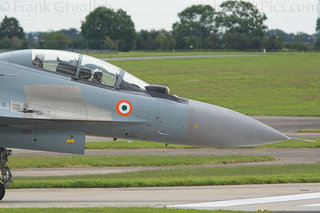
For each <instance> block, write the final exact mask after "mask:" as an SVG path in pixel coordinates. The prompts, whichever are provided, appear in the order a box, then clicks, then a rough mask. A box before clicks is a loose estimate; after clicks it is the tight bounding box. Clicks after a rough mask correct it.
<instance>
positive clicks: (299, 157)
mask: <svg viewBox="0 0 320 213" xmlns="http://www.w3.org/2000/svg"><path fill="white" fill-rule="evenodd" d="M85 154H86V155H110V156H111V155H113V156H115V155H116V156H122V155H162V156H166V155H217V156H221V155H258V156H266V155H267V156H273V157H275V158H276V159H277V160H276V161H267V162H255V163H235V164H222V165H200V166H176V167H174V166H171V167H163V166H162V167H161V166H158V167H157V166H153V167H81V168H41V169H39V168H28V169H13V170H12V173H13V175H14V177H35V176H37V177H43V176H68V175H94V174H110V173H122V172H134V171H142V170H155V169H174V168H182V167H187V168H190V167H221V166H223V167H233V166H248V165H283V164H310V163H318V162H320V155H319V150H318V149H107V150H86V153H85ZM13 155H14V156H53V155H56V156H62V155H66V154H60V153H54V154H53V153H50V152H41V151H27V150H14V152H13Z"/></svg>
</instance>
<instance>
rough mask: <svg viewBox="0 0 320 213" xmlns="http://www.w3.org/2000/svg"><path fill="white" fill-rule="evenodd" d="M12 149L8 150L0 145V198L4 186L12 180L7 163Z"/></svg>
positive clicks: (0, 197) (2, 195)
mask: <svg viewBox="0 0 320 213" xmlns="http://www.w3.org/2000/svg"><path fill="white" fill-rule="evenodd" d="M11 153H12V150H8V149H6V148H4V147H0V169H1V183H0V200H2V198H3V197H4V195H5V193H6V189H5V187H7V186H9V184H10V183H11V182H12V180H11V179H12V174H11V171H10V168H9V167H8V165H7V162H8V158H9V156H10V155H11Z"/></svg>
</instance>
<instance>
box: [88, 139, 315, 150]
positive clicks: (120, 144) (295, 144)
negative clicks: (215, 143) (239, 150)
mask: <svg viewBox="0 0 320 213" xmlns="http://www.w3.org/2000/svg"><path fill="white" fill-rule="evenodd" d="M312 140H315V141H318V142H317V143H313V142H307V141H295V140H288V141H282V142H279V143H273V144H266V145H260V146H255V147H253V148H320V139H312ZM201 148H204V147H194V146H184V145H171V144H169V145H168V146H167V147H166V146H165V144H163V143H154V142H145V141H132V142H131V143H128V141H116V142H115V141H106V142H88V143H86V149H201ZM209 149H213V148H209Z"/></svg>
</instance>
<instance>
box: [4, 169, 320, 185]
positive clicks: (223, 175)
mask: <svg viewBox="0 0 320 213" xmlns="http://www.w3.org/2000/svg"><path fill="white" fill-rule="evenodd" d="M319 168H320V164H301V165H272V166H271V165H268V166H267V165H265V166H240V167H211V168H180V169H164V170H148V171H139V172H127V173H119V174H106V175H87V176H65V177H64V176H61V177H32V178H29V177H28V178H22V177H19V178H14V182H13V183H12V184H11V185H10V187H9V188H112V187H113V188H114V187H156V186H206V185H240V184H276V183H319V182H320V169H319Z"/></svg>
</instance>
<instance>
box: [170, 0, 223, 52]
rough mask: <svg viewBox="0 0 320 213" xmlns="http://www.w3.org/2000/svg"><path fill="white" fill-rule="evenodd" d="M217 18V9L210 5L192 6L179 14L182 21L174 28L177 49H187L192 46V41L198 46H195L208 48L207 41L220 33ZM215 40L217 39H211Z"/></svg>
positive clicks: (174, 25)
mask: <svg viewBox="0 0 320 213" xmlns="http://www.w3.org/2000/svg"><path fill="white" fill-rule="evenodd" d="M216 16H217V13H216V11H215V9H214V8H212V7H211V6H210V5H192V6H191V7H188V8H186V9H184V10H183V11H182V12H180V13H179V14H178V17H179V19H180V20H179V21H178V22H176V23H174V24H173V26H172V29H173V36H174V38H175V40H176V42H177V44H176V47H177V48H178V49H186V48H189V46H190V45H191V44H190V41H195V42H196V43H197V44H194V46H199V47H203V48H206V42H207V39H208V38H209V37H210V36H212V35H216V34H217V32H218V31H217V27H216V22H215V18H216ZM213 38H216V37H215V36H213V37H211V39H213ZM187 41H188V42H187ZM198 41H200V45H199V42H198Z"/></svg>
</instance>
